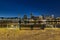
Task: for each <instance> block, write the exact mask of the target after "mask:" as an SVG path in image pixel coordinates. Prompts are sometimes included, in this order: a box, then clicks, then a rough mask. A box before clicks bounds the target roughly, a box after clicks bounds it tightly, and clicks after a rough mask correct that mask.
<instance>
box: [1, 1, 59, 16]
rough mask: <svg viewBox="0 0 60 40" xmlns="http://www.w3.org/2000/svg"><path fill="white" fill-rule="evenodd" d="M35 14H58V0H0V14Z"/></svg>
mask: <svg viewBox="0 0 60 40" xmlns="http://www.w3.org/2000/svg"><path fill="white" fill-rule="evenodd" d="M31 12H32V13H33V14H34V15H35V16H38V15H42V14H43V15H51V14H54V15H55V16H60V0H0V16H6V17H8V16H9V17H10V16H18V15H20V16H21V17H22V16H23V15H24V14H27V15H28V16H29V15H30V13H31Z"/></svg>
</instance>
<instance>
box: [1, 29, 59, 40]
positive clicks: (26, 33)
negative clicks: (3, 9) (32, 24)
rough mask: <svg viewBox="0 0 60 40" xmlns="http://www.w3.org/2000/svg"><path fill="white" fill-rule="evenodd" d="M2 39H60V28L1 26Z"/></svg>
mask: <svg viewBox="0 0 60 40" xmlns="http://www.w3.org/2000/svg"><path fill="white" fill-rule="evenodd" d="M0 40H60V28H45V29H44V30H19V29H18V28H16V29H9V28H0Z"/></svg>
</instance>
